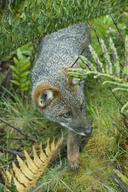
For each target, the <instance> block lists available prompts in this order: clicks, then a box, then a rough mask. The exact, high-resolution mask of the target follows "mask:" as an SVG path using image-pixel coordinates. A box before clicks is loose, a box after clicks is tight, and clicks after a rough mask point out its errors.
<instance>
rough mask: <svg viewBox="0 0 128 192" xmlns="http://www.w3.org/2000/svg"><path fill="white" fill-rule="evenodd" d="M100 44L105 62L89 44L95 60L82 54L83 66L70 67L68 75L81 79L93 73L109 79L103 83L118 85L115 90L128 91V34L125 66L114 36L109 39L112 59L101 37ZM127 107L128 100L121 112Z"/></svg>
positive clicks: (81, 62)
mask: <svg viewBox="0 0 128 192" xmlns="http://www.w3.org/2000/svg"><path fill="white" fill-rule="evenodd" d="M100 45H101V48H102V52H103V56H104V60H105V64H104V63H102V62H101V61H100V59H99V57H98V55H97V53H96V52H95V50H94V49H93V47H92V46H91V45H89V50H90V52H91V55H92V58H93V60H94V62H90V61H89V60H88V59H87V58H85V57H84V56H82V55H81V56H79V58H80V60H81V61H80V62H79V64H80V66H81V68H80V69H73V68H70V69H69V72H68V75H69V76H74V77H76V78H81V79H85V78H86V77H87V76H88V75H91V76H92V77H93V78H99V77H102V78H103V77H106V78H107V80H105V81H104V82H103V85H109V86H110V85H114V86H116V87H115V88H113V89H112V91H113V92H115V91H125V92H126V91H128V36H126V38H125V53H124V55H125V61H124V66H123V68H122V67H121V65H120V58H119V57H118V54H117V51H116V48H115V46H114V43H113V40H112V38H110V39H109V45H110V50H111V55H112V58H113V59H112V61H111V59H110V54H109V51H108V49H107V47H106V45H105V43H104V40H103V39H100ZM127 107H128V102H127V103H126V104H125V105H124V106H123V107H122V108H121V112H122V113H123V112H124V111H125V110H126V108H127ZM125 112H127V111H125Z"/></svg>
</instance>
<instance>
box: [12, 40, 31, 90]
mask: <svg viewBox="0 0 128 192" xmlns="http://www.w3.org/2000/svg"><path fill="white" fill-rule="evenodd" d="M32 52H33V46H32V43H27V44H26V45H24V46H22V47H21V48H18V49H17V50H16V55H17V57H14V58H13V60H14V63H15V65H10V68H11V69H12V71H13V78H14V79H13V80H11V82H12V83H13V84H15V85H17V86H18V88H19V90H20V92H24V91H27V90H29V87H30V80H29V78H28V77H29V74H30V71H29V68H30V65H31V63H30V57H31V55H32Z"/></svg>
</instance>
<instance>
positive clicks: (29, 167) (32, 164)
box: [3, 135, 63, 192]
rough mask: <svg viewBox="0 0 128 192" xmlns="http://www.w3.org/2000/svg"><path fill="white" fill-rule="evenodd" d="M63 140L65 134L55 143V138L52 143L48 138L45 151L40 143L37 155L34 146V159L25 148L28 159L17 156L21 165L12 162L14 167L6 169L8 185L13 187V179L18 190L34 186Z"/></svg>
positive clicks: (20, 191)
mask: <svg viewBox="0 0 128 192" xmlns="http://www.w3.org/2000/svg"><path fill="white" fill-rule="evenodd" d="M62 142H63V135H62V136H61V138H60V139H59V140H58V141H57V143H55V139H53V141H52V143H51V144H50V143H49V139H48V140H47V145H46V148H45V152H44V151H43V149H42V144H40V155H39V156H38V155H37V151H36V149H35V147H34V146H33V147H32V151H33V159H32V158H31V157H30V156H29V154H28V153H27V151H26V150H24V154H25V158H26V161H23V160H22V159H21V158H20V157H19V156H17V161H18V164H19V167H17V165H16V164H15V163H14V162H12V169H11V170H10V171H7V170H6V171H5V172H4V173H3V175H4V178H6V180H7V185H9V186H10V187H11V186H12V185H11V183H12V180H13V181H14V184H15V186H16V189H17V191H18V192H27V191H28V190H29V189H31V188H32V187H34V186H35V185H36V182H37V180H38V179H39V178H40V176H41V175H42V174H43V173H44V172H45V170H46V168H47V167H48V165H49V162H50V160H51V159H52V158H53V156H54V155H55V153H56V152H57V150H58V148H59V146H60V145H61V144H62Z"/></svg>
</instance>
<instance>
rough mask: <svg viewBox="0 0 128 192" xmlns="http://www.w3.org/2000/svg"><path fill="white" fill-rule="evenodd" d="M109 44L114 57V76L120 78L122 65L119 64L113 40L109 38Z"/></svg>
mask: <svg viewBox="0 0 128 192" xmlns="http://www.w3.org/2000/svg"><path fill="white" fill-rule="evenodd" d="M109 43H110V48H111V53H112V57H113V67H114V73H113V74H114V76H117V77H120V63H119V57H118V54H117V51H116V48H115V46H114V43H113V40H112V38H111V37H110V38H109Z"/></svg>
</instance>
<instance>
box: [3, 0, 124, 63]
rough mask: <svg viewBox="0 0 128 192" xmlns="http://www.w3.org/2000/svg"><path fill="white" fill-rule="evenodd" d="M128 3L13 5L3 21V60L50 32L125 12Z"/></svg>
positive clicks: (110, 0) (30, 2)
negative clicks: (102, 16) (18, 48)
mask: <svg viewBox="0 0 128 192" xmlns="http://www.w3.org/2000/svg"><path fill="white" fill-rule="evenodd" d="M16 2H18V1H16ZM126 3H127V0H123V1H120V2H119V1H118V0H116V1H115V0H107V1H99V0H96V1H93V0H90V1H87V0H85V1H81V0H77V1H72V0H68V1H67V0H64V1H60V0H43V1H42V0H37V1H33V0H28V1H20V2H19V3H15V6H11V5H10V4H9V5H8V15H7V14H3V16H2V18H1V21H0V25H1V27H0V60H8V58H9V56H10V57H11V55H12V53H13V52H14V51H15V49H16V48H17V47H20V46H22V45H24V44H25V43H26V42H29V41H33V40H34V39H39V38H40V37H41V36H43V35H45V34H47V33H51V32H54V31H56V30H58V29H60V28H63V27H66V26H68V25H71V24H74V23H78V22H82V21H85V19H86V20H87V19H90V18H96V17H98V16H101V15H106V14H110V13H113V12H117V10H118V11H119V12H120V13H121V12H122V11H124V10H126V7H127V6H126ZM119 8H120V9H119ZM17 10H18V11H17ZM119 12H118V13H119Z"/></svg>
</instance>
